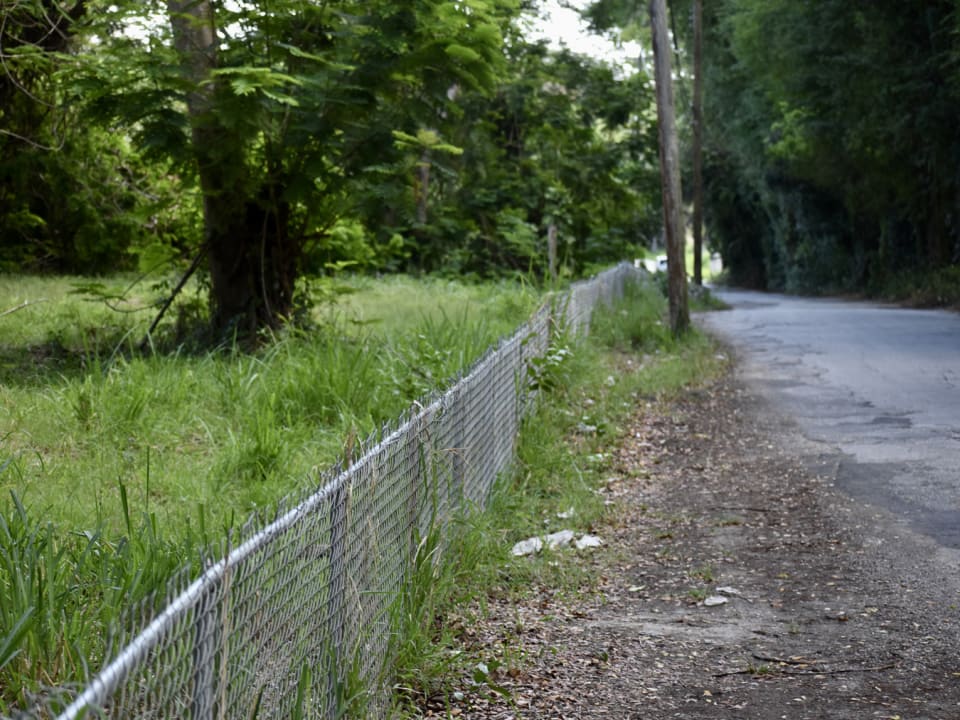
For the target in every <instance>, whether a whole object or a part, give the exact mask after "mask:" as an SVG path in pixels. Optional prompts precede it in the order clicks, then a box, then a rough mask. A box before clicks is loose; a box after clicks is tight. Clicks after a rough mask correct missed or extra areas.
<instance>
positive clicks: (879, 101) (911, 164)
mask: <svg viewBox="0 0 960 720" xmlns="http://www.w3.org/2000/svg"><path fill="white" fill-rule="evenodd" d="M958 9H960V6H958V4H957V3H956V2H954V1H953V0H938V1H934V2H916V1H914V2H887V1H881V2H871V3H851V2H844V1H842V0H823V1H822V2H816V3H798V2H791V1H790V0H772V1H771V0H762V1H761V0H723V1H722V2H717V3H710V4H709V7H708V14H707V39H706V42H705V48H706V50H705V52H706V61H705V67H706V75H707V88H706V97H707V101H706V102H707V106H706V114H707V117H706V120H705V125H706V130H707V137H708V140H707V143H708V150H709V153H708V158H707V170H706V179H707V208H708V223H709V227H710V230H711V232H712V235H713V240H714V242H715V243H716V244H717V245H718V246H719V248H720V249H721V250H722V251H723V254H724V259H725V260H726V261H727V263H728V265H729V267H730V268H731V271H732V273H733V277H734V279H736V280H738V281H740V282H743V283H747V284H751V285H756V286H759V287H767V288H774V289H787V290H792V291H804V292H807V291H820V290H843V289H858V288H870V287H871V286H876V285H878V284H881V283H883V282H885V281H886V279H887V278H889V277H890V276H891V275H893V274H895V273H898V272H903V271H905V270H909V269H920V270H927V271H929V270H934V269H936V268H939V267H942V266H944V265H947V264H950V263H952V262H956V261H957V260H958V251H960V244H958V241H960V237H958V230H960V225H958V222H957V213H958V209H960V206H958V197H960V196H958V190H960V186H958V173H960V163H958V160H960V136H958V135H957V133H956V131H955V123H956V121H955V119H954V114H955V108H956V107H957V100H958V97H957V93H958V90H960V82H958V81H960V75H958V73H957V69H956V68H957V64H956V58H957V52H958V49H960V46H958V44H957V22H958V14H957V11H958Z"/></svg>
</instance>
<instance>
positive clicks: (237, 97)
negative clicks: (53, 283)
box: [0, 0, 659, 331]
mask: <svg viewBox="0 0 960 720" xmlns="http://www.w3.org/2000/svg"><path fill="white" fill-rule="evenodd" d="M0 13H3V18H2V19H3V21H4V22H3V25H2V28H3V33H4V37H3V41H4V47H5V48H12V49H13V50H11V51H10V52H12V55H11V57H10V58H9V59H8V60H9V61H8V62H6V63H5V65H4V69H5V74H2V75H0V95H2V98H3V110H0V157H2V158H3V159H4V163H3V164H2V167H3V170H2V171H0V231H2V233H3V238H4V241H3V243H2V245H0V268H7V269H8V270H13V269H15V268H24V267H26V268H29V269H33V270H41V271H43V270H54V271H61V272H63V271H68V272H104V271H110V270H117V269H129V268H139V269H141V270H143V271H147V270H151V269H153V268H154V267H155V266H156V265H157V264H158V263H160V262H162V261H164V260H170V261H173V262H178V263H180V265H181V267H182V268H186V267H187V265H188V264H189V262H190V261H191V260H192V259H195V258H198V256H201V257H200V260H199V261H198V265H199V266H200V267H201V273H202V274H203V275H204V276H205V278H206V287H208V288H209V290H210V293H211V312H212V315H211V319H212V320H213V322H214V325H215V326H217V327H218V329H219V330H220V331H230V330H231V329H233V330H236V329H240V330H241V331H243V330H249V329H255V328H257V327H264V326H267V327H274V328H276V327H278V326H279V324H280V323H282V322H283V321H284V320H285V319H286V318H288V317H289V316H290V315H291V314H293V312H294V311H295V309H296V294H297V292H298V290H297V288H298V287H299V285H298V279H299V278H302V277H304V276H316V275H322V274H325V273H328V272H330V271H331V270H335V269H342V268H344V267H351V268H353V269H354V270H358V271H362V272H371V273H372V272H392V271H401V270H413V271H418V272H423V271H426V272H439V273H447V274H458V275H460V274H472V275H476V276H479V277H490V276H497V275H502V274H504V273H512V272H515V271H520V272H523V273H527V272H529V271H531V270H532V271H534V273H535V274H536V276H539V277H542V276H543V275H544V274H545V273H546V269H547V265H548V259H547V240H546V237H547V235H548V233H555V234H556V236H557V238H558V241H559V263H560V265H561V271H563V270H565V271H566V272H568V273H570V274H580V273H581V272H582V271H583V270H584V268H587V267H590V266H594V265H596V264H599V263H605V262H608V261H611V260H619V259H622V258H623V257H624V255H625V254H627V253H631V254H632V253H634V252H636V250H637V249H638V248H639V247H641V246H642V245H643V244H645V243H646V241H647V238H648V237H650V236H652V235H653V233H654V229H655V227H656V225H657V222H658V202H659V201H658V199H657V193H656V188H657V185H656V163H655V140H654V134H653V133H652V132H651V127H650V126H651V123H652V116H651V114H650V112H649V106H650V103H651V93H650V91H649V87H648V84H647V82H646V80H645V78H644V77H643V76H642V75H634V76H632V77H623V76H621V74H619V73H617V72H616V71H615V69H614V68H611V67H609V66H607V65H605V64H603V63H601V62H599V61H596V60H593V59H590V58H586V57H580V56H575V55H572V54H570V53H567V52H562V53H557V52H554V51H549V50H548V49H547V48H546V46H545V45H544V44H537V43H530V42H528V41H526V40H525V39H524V38H523V36H522V33H521V32H520V30H519V27H520V26H519V24H518V23H519V20H520V18H521V17H522V9H521V3H518V2H516V1H515V0H469V1H466V0H465V1H462V2H448V1H446V0H418V1H417V2H414V3H410V2H398V1H397V0H376V1H375V2H371V1H369V0H364V1H363V2H357V1H356V0H336V1H335V2H327V3H314V2H308V1H307V0H273V1H272V2H270V3H266V2H253V1H252V0H251V1H245V2H232V3H214V2H209V1H208V0H203V1H202V2H192V3H184V2H180V1H179V0H178V1H176V2H157V1H156V0H153V1H151V2H141V1H140V0H137V1H136V2H134V1H133V0H128V1H125V2H109V3H108V2H100V1H88V2H86V3H81V2H70V1H69V0H21V1H20V2H16V3H14V4H13V5H12V6H9V5H8V6H5V7H4V9H2V10H0ZM45 32H46V35H45V34H44V33H45ZM49 38H55V39H56V42H52V41H50V40H49Z"/></svg>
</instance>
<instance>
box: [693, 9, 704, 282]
mask: <svg viewBox="0 0 960 720" xmlns="http://www.w3.org/2000/svg"><path fill="white" fill-rule="evenodd" d="M693 282H694V283H696V284H697V285H703V0H694V1H693Z"/></svg>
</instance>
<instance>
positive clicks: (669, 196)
mask: <svg viewBox="0 0 960 720" xmlns="http://www.w3.org/2000/svg"><path fill="white" fill-rule="evenodd" d="M650 28H651V32H652V36H653V57H654V75H655V77H656V86H657V121H658V125H659V128H660V177H661V181H660V182H661V186H662V187H663V226H664V233H665V235H666V240H667V295H668V299H669V301H670V329H671V330H672V331H673V333H674V334H675V335H679V334H681V333H684V332H686V330H687V328H688V326H689V325H690V311H689V309H688V306H687V272H686V258H685V257H684V255H685V253H684V224H683V221H682V211H681V203H682V202H683V193H682V192H681V182H680V151H679V148H678V140H677V127H676V120H675V114H674V102H673V73H672V72H671V62H670V55H671V50H670V42H669V39H668V38H669V36H668V33H667V7H666V3H665V2H664V0H650Z"/></svg>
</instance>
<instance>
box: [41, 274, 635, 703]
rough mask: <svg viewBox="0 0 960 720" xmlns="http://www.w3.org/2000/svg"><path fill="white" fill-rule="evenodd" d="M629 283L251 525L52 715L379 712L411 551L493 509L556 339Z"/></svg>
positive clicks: (520, 336)
mask: <svg viewBox="0 0 960 720" xmlns="http://www.w3.org/2000/svg"><path fill="white" fill-rule="evenodd" d="M638 276H639V271H637V270H635V269H634V268H633V266H632V265H628V264H622V265H620V266H617V267H616V268H613V269H611V270H609V271H607V272H605V273H603V274H601V275H599V276H598V277H596V278H594V279H592V280H589V281H584V282H581V283H577V284H575V285H573V286H572V287H571V288H570V290H569V291H568V292H567V293H565V294H564V295H563V296H560V297H557V298H555V299H554V300H553V301H552V302H548V303H546V304H545V305H544V306H543V307H541V308H540V310H539V311H537V313H535V314H534V316H533V317H532V318H531V319H530V320H529V321H528V322H527V323H525V324H524V325H523V326H522V327H521V328H519V329H518V330H517V332H515V333H514V334H513V335H512V336H511V337H509V338H506V339H505V340H503V341H502V342H501V343H500V344H499V345H498V346H497V347H496V348H495V349H493V350H491V351H490V352H489V353H488V354H487V355H485V356H484V357H483V358H482V359H481V360H480V361H478V362H477V363H476V364H475V365H474V366H473V368H472V369H471V370H470V372H469V373H468V374H467V375H466V376H464V377H463V378H462V379H461V380H460V381H459V382H457V383H456V384H454V385H453V387H451V388H450V389H449V390H447V391H446V392H445V393H444V394H443V395H441V396H439V397H437V398H435V399H434V400H433V401H431V402H429V403H427V404H426V405H425V406H424V405H417V406H416V409H415V411H412V412H411V413H409V414H408V415H407V416H405V417H404V418H402V419H401V420H400V421H398V422H397V424H396V425H395V426H394V427H393V428H388V429H385V430H384V431H383V432H382V433H381V434H380V439H379V440H377V439H371V441H369V442H368V443H367V446H368V449H367V450H366V452H363V453H362V454H361V456H360V457H359V459H357V460H356V461H355V462H354V463H353V464H352V465H350V466H349V467H346V468H341V467H337V468H334V469H331V470H329V471H328V472H326V473H325V474H323V475H322V477H321V478H320V482H319V488H320V489H318V490H317V491H316V492H314V493H312V494H309V495H306V496H305V497H303V498H301V499H300V500H299V501H294V502H292V503H290V504H291V505H292V509H290V510H287V511H285V512H282V513H279V514H278V516H277V518H276V519H275V520H274V521H273V522H270V523H267V524H262V523H257V522H256V521H251V523H249V526H248V528H247V529H246V530H245V531H244V532H242V533H240V537H239V538H238V539H237V541H236V542H235V543H234V544H233V545H232V546H228V547H226V548H225V550H224V552H223V555H222V557H221V558H220V559H219V560H218V561H217V562H215V563H211V564H209V566H208V567H207V568H206V569H205V571H204V572H203V573H202V574H201V576H200V577H199V578H196V579H195V580H193V581H192V582H189V584H186V583H184V582H182V581H180V582H177V581H174V582H173V583H172V584H171V587H170V591H169V593H168V597H169V600H168V602H167V603H166V605H165V607H164V608H163V609H162V611H160V612H159V613H157V614H156V615H155V616H154V617H150V618H146V619H142V620H141V621H138V622H135V623H133V624H132V625H131V627H130V634H129V635H128V636H126V637H128V638H129V642H125V643H121V644H120V646H119V647H118V649H117V650H116V652H114V653H113V654H112V659H111V661H110V662H109V663H108V664H107V665H106V666H105V667H104V669H103V670H102V671H101V672H100V673H99V674H98V675H97V676H96V677H95V678H94V679H93V680H92V681H91V682H90V683H89V685H88V686H87V687H85V688H84V689H83V690H82V691H81V692H79V693H77V694H76V695H75V696H74V698H73V701H72V703H70V704H69V706H68V707H66V709H64V710H62V711H61V712H60V713H59V714H58V715H57V717H58V718H60V719H61V720H73V719H75V718H80V717H107V718H145V719H147V718H149V719H151V720H152V719H154V718H157V719H160V718H171V719H172V718H183V719H186V720H225V719H231V720H232V719H240V718H257V719H258V720H262V719H264V718H289V717H292V716H294V715H296V714H297V713H301V714H302V715H304V716H305V717H316V718H329V717H338V716H339V715H340V714H341V712H342V710H343V708H344V706H345V704H346V703H347V702H348V701H349V698H350V694H351V692H353V690H354V685H355V684H356V683H357V682H358V681H359V682H361V683H363V684H364V685H365V687H367V688H368V689H370V688H373V689H374V692H373V695H372V697H371V702H372V703H373V706H374V707H380V708H385V707H386V703H387V702H388V700H389V698H388V688H386V687H384V686H383V683H382V679H383V678H384V677H385V676H386V673H387V671H388V670H389V663H390V651H391V642H390V632H391V628H392V626H391V616H390V615H391V609H392V608H393V607H394V606H395V603H396V602H397V598H398V596H399V594H400V591H401V589H402V587H403V584H404V582H405V579H406V578H407V576H408V574H409V573H410V572H411V567H412V564H413V562H414V560H415V557H416V553H417V545H418V543H419V542H420V540H421V539H422V538H423V537H425V536H426V535H427V534H428V533H430V532H431V531H433V532H436V531H438V530H439V531H442V530H443V529H444V528H446V527H447V525H448V524H449V523H450V521H451V519H452V518H453V517H454V516H455V515H456V514H457V513H459V512H462V511H464V510H466V509H472V508H476V507H482V506H484V505H485V504H486V502H487V501H488V499H489V497H490V494H491V491H492V489H493V487H494V484H495V483H496V480H497V478H498V476H500V475H501V474H502V473H503V472H504V471H505V470H507V469H508V468H509V466H510V464H511V463H512V461H513V458H514V455H515V447H516V440H517V434H518V431H519V429H520V423H521V422H522V419H523V417H524V415H525V414H526V413H527V412H529V410H530V408H531V406H532V403H533V401H534V398H535V396H536V392H537V384H536V382H533V381H532V378H534V376H535V372H534V369H535V368H534V364H535V363H536V361H537V359H538V358H541V357H543V356H544V354H545V353H546V352H547V351H548V350H549V347H550V343H551V338H552V336H553V334H554V333H555V332H558V331H560V330H563V331H568V332H575V333H584V332H587V331H588V330H589V323H590V316H591V314H592V312H593V310H594V308H595V307H596V306H597V304H598V303H601V302H607V303H609V302H610V301H612V300H613V299H615V298H616V297H618V296H619V295H621V294H622V293H623V289H624V287H625V286H626V284H627V283H628V282H630V281H634V280H636V279H637V278H638ZM64 692H67V691H66V690H64ZM54 714H56V713H54ZM31 716H32V717H41V716H42V717H50V713H36V712H34V713H25V714H24V715H22V717H31Z"/></svg>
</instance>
